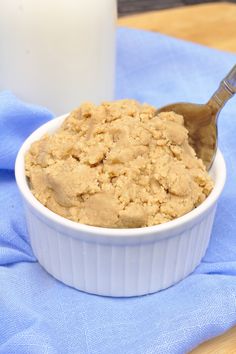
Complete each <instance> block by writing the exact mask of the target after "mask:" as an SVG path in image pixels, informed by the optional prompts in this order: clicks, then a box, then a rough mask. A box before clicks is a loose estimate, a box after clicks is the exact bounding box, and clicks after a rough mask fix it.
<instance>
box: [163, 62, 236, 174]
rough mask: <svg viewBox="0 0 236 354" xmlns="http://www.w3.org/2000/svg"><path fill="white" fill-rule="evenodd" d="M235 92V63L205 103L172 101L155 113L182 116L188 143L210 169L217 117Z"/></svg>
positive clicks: (213, 156) (215, 141) (213, 152)
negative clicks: (187, 133)
mask: <svg viewBox="0 0 236 354" xmlns="http://www.w3.org/2000/svg"><path fill="white" fill-rule="evenodd" d="M235 92H236V65H235V66H234V67H233V68H232V70H231V71H230V72H229V73H228V75H227V76H226V77H225V78H224V79H223V80H222V81H221V83H220V86H219V88H218V89H217V91H216V92H215V93H214V94H213V96H212V97H211V98H210V100H209V101H208V102H207V103H206V104H195V103H184V102H180V103H173V104H169V105H167V106H164V107H162V108H160V109H159V110H158V111H157V113H161V112H171V111H173V112H175V113H177V114H180V115H182V116H183V117H184V125H185V127H186V128H187V129H188V132H189V143H190V145H191V146H192V147H193V148H194V150H195V152H196V155H197V157H199V158H201V159H202V161H203V163H204V164H205V166H206V168H207V170H209V169H210V167H211V165H212V163H213V161H214V158H215V154H216V149H217V140H218V139H217V118H218V116H219V113H220V111H221V109H222V108H223V106H224V105H225V103H226V102H227V101H228V100H229V99H230V98H231V97H232V96H233V95H234V94H235Z"/></svg>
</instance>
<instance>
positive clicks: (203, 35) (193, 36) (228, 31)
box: [118, 2, 236, 354]
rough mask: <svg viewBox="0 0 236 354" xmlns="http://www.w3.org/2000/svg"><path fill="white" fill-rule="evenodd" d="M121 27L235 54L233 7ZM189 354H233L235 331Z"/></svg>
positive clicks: (135, 18) (197, 9)
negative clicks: (151, 32) (180, 39)
mask: <svg viewBox="0 0 236 354" xmlns="http://www.w3.org/2000/svg"><path fill="white" fill-rule="evenodd" d="M118 24H119V25H121V26H126V27H132V28H138V29H144V30H149V31H154V32H161V33H164V34H167V35H170V36H173V37H177V38H182V39H185V40H188V41H192V42H196V43H200V44H203V45H207V46H209V47H212V48H216V49H223V50H226V51H229V52H233V53H236V4H232V3H227V2H223V3H215V4H214V3H213V4H204V5H194V6H186V7H181V8H176V9H170V10H162V11H154V12H147V13H142V14H138V15H132V16H129V17H122V18H120V19H119V20H118ZM191 354H236V327H233V328H232V329H230V330H229V331H227V332H226V333H224V334H223V335H221V336H219V337H216V338H214V339H212V340H210V341H207V342H205V343H203V344H201V345H200V346H199V347H197V348H196V349H194V350H193V351H192V352H191Z"/></svg>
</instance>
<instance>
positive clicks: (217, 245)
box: [0, 29, 236, 354]
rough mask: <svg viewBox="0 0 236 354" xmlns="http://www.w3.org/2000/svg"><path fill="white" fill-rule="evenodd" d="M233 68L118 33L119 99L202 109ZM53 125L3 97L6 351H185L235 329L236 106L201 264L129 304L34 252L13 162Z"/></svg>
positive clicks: (224, 130)
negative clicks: (52, 271)
mask: <svg viewBox="0 0 236 354" xmlns="http://www.w3.org/2000/svg"><path fill="white" fill-rule="evenodd" d="M235 62H236V56H235V55H233V54H227V53H224V52H220V51H216V50H212V49H209V48H205V47H201V46H198V45H194V44H191V43H186V42H183V41H180V40H176V39H172V38H169V37H166V36H162V35H158V34H152V33H148V32H142V31H136V30H127V29H120V30H119V31H118V59H117V91H116V97H117V98H121V97H133V98H136V99H138V100H140V101H146V102H148V103H151V104H154V105H157V106H159V105H163V104H165V103H168V102H174V101H193V102H204V101H206V100H207V99H208V98H209V97H210V95H211V94H212V93H213V91H214V90H215V89H216V87H217V85H218V83H219V80H220V79H221V78H222V77H223V76H224V75H225V74H226V73H227V71H228V70H229V69H230V68H231V66H232V65H233V64H234V63H235ZM50 118H51V114H50V112H48V111H47V110H46V109H43V108H40V107H35V106H32V105H28V104H25V103H23V102H21V101H20V100H19V99H17V98H16V97H14V96H13V95H12V94H11V93H9V92H2V93H1V94H0V284H1V286H0V354H3V353H4V354H6V353H7V354H8V353H9V354H14V353H17V354H21V353H24V354H28V353H29V354H43V353H45V354H46V353H47V354H58V353H62V354H66V353H68V354H69V353H70V354H73V353H76V354H151V353H153V354H163V353H165V354H183V353H186V352H188V351H189V350H191V349H192V348H194V347H195V346H196V345H198V344H199V343H201V342H203V341H205V340H207V339H209V338H211V337H213V336H216V335H218V334H220V333H222V332H224V331H225V330H227V329H228V328H230V327H231V326H233V325H234V324H236V188H235V180H236V167H235V166H236V139H235V132H236V119H235V118H236V99H232V100H231V101H230V102H229V103H228V104H227V106H226V107H225V108H224V110H223V111H222V114H221V117H220V120H219V132H220V139H219V140H220V142H219V144H220V148H221V150H222V152H223V154H224V157H225V159H226V162H227V168H228V178H227V183H226V187H225V190H224V193H223V195H222V197H221V199H220V201H219V206H218V211H217V215H216V220H215V224H214V229H213V234H212V238H211V242H210V246H209V248H208V251H207V253H206V255H205V257H204V259H203V261H202V263H201V264H200V266H199V267H198V268H197V270H196V271H195V272H194V273H193V274H192V275H190V276H189V277H187V278H186V279H185V280H183V281H181V282H180V283H178V284H177V285H175V286H173V287H171V288H169V289H167V290H164V291H161V292H159V293H157V294H153V295H147V296H143V297H137V298H129V299H119V298H118V299H115V298H106V297H99V296H94V295H89V294H85V293H82V292H80V291H77V290H74V289H72V288H69V287H67V286H65V285H63V284H61V283H60V282H58V281H57V280H55V279H53V278H52V277H51V276H50V275H48V274H47V273H46V272H45V271H44V270H43V269H42V268H41V266H40V265H39V264H38V263H37V262H36V259H35V257H34V255H33V253H32V250H31V247H30V245H29V239H28V234H27V230H26V225H25V219H24V214H23V210H22V204H21V199H20V196H19V193H18V191H17V188H16V184H15V180H14V174H13V165H14V159H15V156H16V153H17V150H18V149H19V147H20V145H21V143H22V142H23V140H24V139H25V138H26V137H27V136H28V135H29V134H30V132H31V131H33V130H34V129H35V128H36V127H37V126H39V125H41V124H42V123H44V122H45V121H47V120H48V119H50Z"/></svg>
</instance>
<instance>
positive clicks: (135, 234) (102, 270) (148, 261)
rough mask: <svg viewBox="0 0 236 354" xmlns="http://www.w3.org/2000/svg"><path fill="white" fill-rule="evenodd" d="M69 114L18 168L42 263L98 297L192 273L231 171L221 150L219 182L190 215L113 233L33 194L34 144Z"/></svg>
mask: <svg viewBox="0 0 236 354" xmlns="http://www.w3.org/2000/svg"><path fill="white" fill-rule="evenodd" d="M64 119H65V116H62V117H59V118H55V119H53V120H51V121H49V122H48V123H46V124H44V125H43V126H41V127H40V128H39V129H37V130H36V131H35V132H34V133H33V134H31V135H30V137H29V138H28V139H27V140H26V141H25V142H24V144H23V145H22V147H21V149H20V151H19V153H18V156H17V159H16V165H15V174H16V181H17V185H18V188H19V190H20V192H21V194H22V196H23V201H24V205H25V212H26V219H27V225H28V232H29V235H30V240H31V245H32V248H33V251H34V253H35V256H36V257H37V259H38V261H39V263H40V264H41V265H42V266H43V267H44V268H45V269H46V270H47V271H48V273H50V274H51V275H53V276H54V277H55V278H57V279H59V280H61V281H62V282H63V283H65V284H67V285H70V286H72V287H74V288H76V289H79V290H82V291H86V292H89V293H93V294H98V295H107V296H136V295H143V294H149V293H153V292H156V291H158V290H161V289H165V288H167V287H169V286H171V285H173V284H175V283H177V282H178V281H180V280H181V279H183V278H185V277H186V276H187V275H188V274H190V273H191V272H192V271H193V270H194V269H195V268H196V266H197V265H198V264H199V263H200V261H201V259H202V257H203V256H204V254H205V252H206V249H207V246H208V243H209V239H210V235H211V230H212V224H213V220H214V215H215V210H216V205H217V200H218V198H219V196H220V194H221V192H222V190H223V187H224V183H225V178H226V168H225V162H224V159H223V157H222V154H221V153H220V151H219V150H218V152H217V155H216V159H215V161H214V164H213V166H212V168H211V171H210V173H211V176H212V177H213V179H214V181H215V186H214V189H213V190H212V192H211V194H210V195H209V196H208V198H207V199H206V200H205V201H204V202H203V203H202V204H201V205H200V206H198V207H197V208H196V209H194V210H193V211H191V212H189V213H188V214H186V215H184V216H182V217H180V218H178V219H175V220H173V221H170V222H167V223H165V224H162V225H157V226H150V227H146V228H139V229H109V228H101V227H94V226H88V225H82V224H79V223H75V222H73V221H70V220H67V219H65V218H63V217H61V216H59V215H57V214H55V213H53V212H52V211H50V210H49V209H47V208H46V207H45V206H43V205H42V204H41V203H40V202H39V201H38V200H37V199H36V198H35V197H34V196H33V194H32V193H31V191H30V189H29V186H28V184H27V179H26V177H25V171H24V156H25V154H26V152H27V151H28V150H29V148H30V145H31V144H32V142H34V141H35V140H38V139H39V138H40V137H41V136H42V135H43V134H45V133H52V132H53V131H55V130H56V129H57V128H58V127H59V126H60V125H61V123H62V121H63V120H64Z"/></svg>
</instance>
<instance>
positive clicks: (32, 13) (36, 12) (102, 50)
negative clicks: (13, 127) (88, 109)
mask: <svg viewBox="0 0 236 354" xmlns="http://www.w3.org/2000/svg"><path fill="white" fill-rule="evenodd" d="M115 26H116V1H115V0H0V90H6V89H9V90H11V91H13V92H14V93H15V94H16V95H17V96H18V97H20V98H21V99H23V100H25V101H28V102H31V103H34V104H40V105H43V106H46V107H48V108H49V109H50V110H52V111H53V112H54V113H55V114H57V115H58V114H62V113H65V112H68V111H70V110H72V109H73V108H75V107H76V106H78V105H79V104H80V103H81V102H83V101H87V100H90V101H93V102H94V103H99V102H100V101H102V100H110V99H112V98H113V89H114V67H115V65H114V64H115V63H114V61H115Z"/></svg>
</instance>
